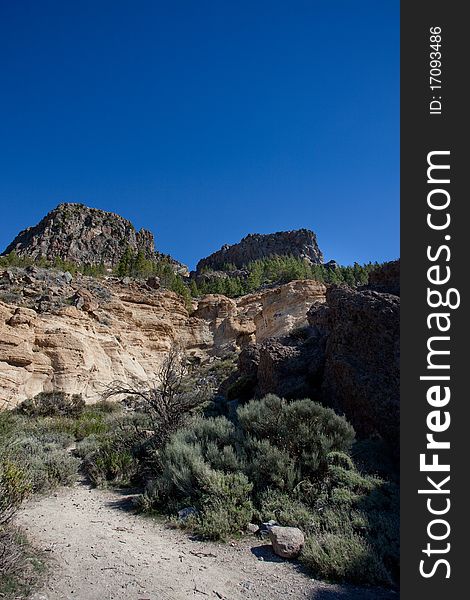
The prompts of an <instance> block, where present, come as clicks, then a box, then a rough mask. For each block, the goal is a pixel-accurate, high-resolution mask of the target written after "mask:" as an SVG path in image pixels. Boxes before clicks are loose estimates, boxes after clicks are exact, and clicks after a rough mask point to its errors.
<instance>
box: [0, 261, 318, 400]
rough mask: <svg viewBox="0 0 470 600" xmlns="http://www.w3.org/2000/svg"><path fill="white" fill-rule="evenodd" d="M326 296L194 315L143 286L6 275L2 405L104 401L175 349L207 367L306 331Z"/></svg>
mask: <svg viewBox="0 0 470 600" xmlns="http://www.w3.org/2000/svg"><path fill="white" fill-rule="evenodd" d="M324 294H325V287H324V286H323V285H322V284H318V283H316V282H312V281H293V282H291V283H289V284H286V285H284V286H280V287H279V288H275V289H272V290H265V291H263V292H261V293H259V294H252V295H250V296H244V297H242V298H239V299H237V300H231V299H229V298H226V297H225V296H206V297H204V298H202V299H201V300H200V301H199V302H198V303H195V305H194V311H193V312H192V314H190V313H189V312H188V310H187V307H186V306H185V304H184V301H183V299H182V298H181V297H180V296H178V295H177V294H175V293H173V292H170V291H167V290H159V289H154V288H153V287H151V286H149V285H147V284H146V283H145V282H144V281H137V280H136V281H133V280H129V279H128V278H125V279H123V280H119V279H117V278H113V277H107V278H100V279H95V278H91V277H85V276H82V275H80V274H77V275H76V276H75V277H72V276H71V275H70V274H69V273H62V272H60V271H55V270H50V269H38V268H35V267H28V268H26V269H20V268H9V269H6V270H4V271H3V272H0V401H3V402H4V403H7V404H8V406H14V405H15V404H17V403H18V402H20V401H21V400H23V399H25V398H27V397H32V396H34V395H35V394H37V393H39V392H41V391H52V390H61V391H64V392H67V393H82V394H83V395H84V396H85V398H86V399H87V400H88V401H94V400H96V399H98V397H99V395H100V392H102V391H103V387H104V385H106V383H109V382H111V381H113V380H116V379H119V380H122V381H125V382H128V383H129V382H131V381H133V380H139V381H147V380H149V379H152V378H153V377H154V375H155V372H156V371H157V370H158V368H159V366H160V365H161V363H162V361H163V358H164V356H165V354H166V352H167V351H168V349H169V348H170V346H171V344H172V342H173V341H174V340H176V341H178V343H180V344H182V345H183V346H184V347H185V348H186V349H187V351H188V353H189V354H190V355H193V356H195V357H197V358H198V359H200V360H202V361H204V360H209V359H210V357H214V356H223V355H225V354H227V353H228V352H231V351H239V350H240V349H241V348H242V347H243V346H244V345H246V344H247V343H249V342H254V343H261V342H262V341H263V340H265V339H267V338H268V337H272V336H274V337H276V336H282V335H286V334H287V333H288V332H290V331H291V330H293V329H295V328H297V327H299V326H302V325H305V324H306V323H307V320H306V319H307V318H306V313H307V309H308V307H309V306H310V305H311V304H312V303H313V302H315V301H319V302H321V301H323V299H324Z"/></svg>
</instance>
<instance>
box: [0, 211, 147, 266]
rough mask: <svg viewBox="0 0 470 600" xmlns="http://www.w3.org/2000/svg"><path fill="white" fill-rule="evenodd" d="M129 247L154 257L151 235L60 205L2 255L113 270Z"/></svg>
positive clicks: (113, 217) (108, 215)
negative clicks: (103, 266)
mask: <svg viewBox="0 0 470 600" xmlns="http://www.w3.org/2000/svg"><path fill="white" fill-rule="evenodd" d="M126 248H130V249H131V250H132V251H134V252H138V251H143V252H144V254H145V256H146V258H152V257H153V256H155V244H154V238H153V234H152V233H151V232H150V231H147V230H146V229H141V230H140V231H136V229H135V227H134V226H133V225H132V223H131V222H130V221H128V220H127V219H124V218H123V217H121V216H119V215H117V214H115V213H112V212H106V211H104V210H99V209H97V208H89V207H88V206H85V205H84V204H78V203H63V204H59V205H58V206H57V208H55V209H54V210H52V211H51V212H50V213H48V214H47V215H46V216H45V217H44V218H43V219H42V220H41V221H40V222H39V223H38V224H37V225H35V226H33V227H28V228H27V229H24V230H23V231H21V232H20V233H19V234H18V235H17V236H16V238H15V239H14V240H13V242H12V243H11V244H10V245H9V246H8V248H6V250H5V252H4V254H9V253H10V252H13V251H15V252H16V253H17V254H18V256H22V257H30V258H32V259H34V260H41V259H43V260H47V261H51V262H53V261H54V260H55V259H57V258H59V259H61V260H64V261H69V262H72V263H76V264H89V265H97V264H104V265H105V266H107V267H114V266H115V265H116V264H118V262H119V260H120V258H121V256H122V254H123V253H124V251H125V250H126Z"/></svg>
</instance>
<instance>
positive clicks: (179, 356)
mask: <svg viewBox="0 0 470 600" xmlns="http://www.w3.org/2000/svg"><path fill="white" fill-rule="evenodd" d="M194 375H195V374H194V373H193V370H192V369H191V366H190V363H189V361H188V359H187V356H186V354H185V353H184V351H183V350H182V349H181V347H180V346H178V345H177V344H173V345H172V346H171V348H170V350H169V352H168V354H167V356H166V357H165V360H164V361H163V364H162V366H161V367H160V369H159V370H158V372H157V374H156V376H155V380H154V381H153V382H151V383H147V384H135V385H128V384H125V383H123V382H120V381H115V382H113V383H112V384H110V385H109V386H108V387H107V389H106V391H105V393H104V394H103V397H104V399H109V398H112V397H114V396H123V395H124V396H131V397H133V398H134V399H136V400H137V403H138V406H139V407H140V408H141V409H142V410H143V411H144V412H145V413H146V414H148V416H149V418H150V421H151V423H152V427H153V430H154V433H155V436H156V437H157V438H158V441H159V443H161V444H163V443H164V442H165V441H166V440H167V439H168V437H169V436H170V435H171V434H172V433H174V432H175V431H176V430H177V429H178V428H179V427H180V426H181V425H182V424H183V422H184V420H185V419H186V417H187V416H188V415H189V414H190V413H192V412H193V411H194V410H195V409H196V408H197V407H198V406H200V405H201V404H202V403H203V402H205V401H206V400H207V399H208V398H209V386H208V385H207V383H206V382H205V380H204V379H198V378H197V377H194Z"/></svg>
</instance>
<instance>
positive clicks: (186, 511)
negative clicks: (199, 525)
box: [178, 506, 197, 523]
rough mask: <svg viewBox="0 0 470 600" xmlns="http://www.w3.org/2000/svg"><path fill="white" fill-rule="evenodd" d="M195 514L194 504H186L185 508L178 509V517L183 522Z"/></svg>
mask: <svg viewBox="0 0 470 600" xmlns="http://www.w3.org/2000/svg"><path fill="white" fill-rule="evenodd" d="M196 515H197V509H196V508H194V506H187V507H186V508H182V509H181V510H179V511H178V519H179V520H180V521H181V522H182V523H184V522H185V521H187V520H188V519H189V518H190V517H195V516H196Z"/></svg>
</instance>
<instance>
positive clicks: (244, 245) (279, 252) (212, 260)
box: [196, 229, 323, 274]
mask: <svg viewBox="0 0 470 600" xmlns="http://www.w3.org/2000/svg"><path fill="white" fill-rule="evenodd" d="M271 256H294V257H297V258H303V259H305V260H307V261H309V262H310V263H312V264H321V263H323V254H322V253H321V250H320V248H319V247H318V243H317V237H316V235H315V234H314V233H313V231H310V230H309V229H297V230H294V231H279V232H277V233H269V234H259V233H252V234H250V235H247V236H246V237H244V238H243V239H242V240H241V241H240V242H239V243H238V244H233V245H231V246H229V245H225V246H222V248H221V249H220V250H218V251H217V252H214V253H213V254H211V255H210V256H208V257H207V258H203V259H202V260H200V261H199V262H198V264H197V267H196V272H197V274H199V273H201V272H202V271H203V270H205V269H212V270H215V271H217V270H220V269H223V267H224V266H225V265H227V264H231V265H235V267H237V268H239V269H240V268H242V267H243V266H245V265H247V264H248V263H249V262H251V261H254V260H258V259H260V258H268V257H271Z"/></svg>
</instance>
